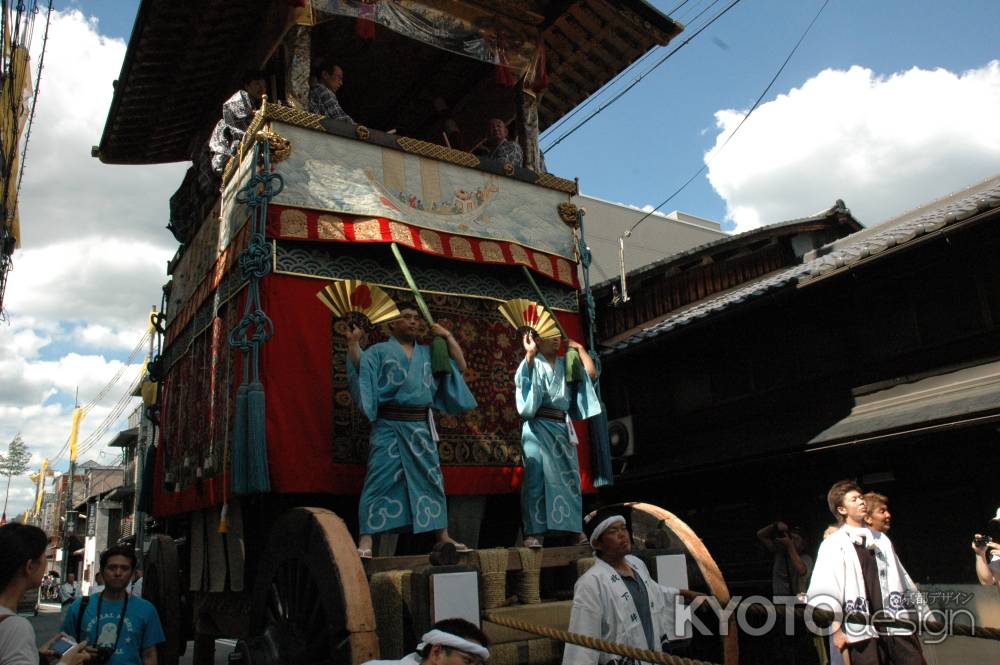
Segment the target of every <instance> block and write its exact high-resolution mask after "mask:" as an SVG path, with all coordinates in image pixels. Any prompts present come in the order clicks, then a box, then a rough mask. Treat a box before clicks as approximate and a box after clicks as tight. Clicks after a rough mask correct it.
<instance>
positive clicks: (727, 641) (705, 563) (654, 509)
mask: <svg viewBox="0 0 1000 665" xmlns="http://www.w3.org/2000/svg"><path fill="white" fill-rule="evenodd" d="M618 505H620V506H623V507H625V508H628V509H630V510H631V511H633V512H636V511H638V512H640V513H645V514H646V515H649V516H650V517H651V518H653V519H654V520H657V521H659V522H662V523H663V524H664V525H665V526H666V527H667V528H668V529H670V531H671V532H672V533H673V534H674V535H675V536H677V538H678V539H679V540H680V541H681V543H682V544H683V545H684V547H685V549H687V551H688V554H690V555H691V557H692V558H693V559H694V560H695V563H697V564H698V569H699V570H700V571H701V574H702V577H704V578H705V582H706V583H707V584H708V588H709V590H710V591H711V592H712V595H713V596H715V598H716V599H718V601H719V603H721V604H722V605H723V606H725V605H726V604H727V603H729V599H730V597H731V596H730V594H729V587H728V586H727V585H726V580H725V579H723V577H722V571H721V570H719V566H718V564H716V563H715V559H713V558H712V555H711V554H710V553H709V551H708V548H707V547H705V543H703V542H702V541H701V538H699V537H698V535H697V534H696V533H695V532H694V531H693V530H692V529H691V527H689V526H688V525H687V524H685V523H684V521H683V520H682V519H680V518H679V517H677V516H676V515H674V514H673V513H671V512H670V511H668V510H664V509H663V508H660V507H659V506H654V505H653V504H651V503H637V502H630V503H623V504H618ZM633 528H634V525H633ZM722 659H723V663H725V665H738V663H739V661H740V646H739V634H738V632H737V627H736V613H735V612H733V613H731V614H730V615H729V630H728V631H727V634H726V635H724V636H722Z"/></svg>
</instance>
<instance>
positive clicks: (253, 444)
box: [246, 381, 271, 494]
mask: <svg viewBox="0 0 1000 665" xmlns="http://www.w3.org/2000/svg"><path fill="white" fill-rule="evenodd" d="M247 460H248V462H247V488H246V491H247V493H248V494H256V493H260V492H268V491H270V489H271V483H270V480H269V474H268V468H267V428H266V423H265V411H264V384H263V383H261V382H260V381H254V382H253V383H251V384H250V390H249V391H248V393H247Z"/></svg>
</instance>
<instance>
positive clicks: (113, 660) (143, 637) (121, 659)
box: [62, 545, 166, 665]
mask: <svg viewBox="0 0 1000 665" xmlns="http://www.w3.org/2000/svg"><path fill="white" fill-rule="evenodd" d="M134 569H135V552H133V551H132V549H131V548H128V547H125V546H120V545H119V546H115V547H112V548H109V549H108V550H106V551H105V552H104V553H103V554H101V573H102V574H103V576H104V590H103V591H101V592H100V593H95V594H93V595H91V596H88V597H85V598H78V599H77V600H75V601H74V602H73V604H72V605H71V606H70V608H69V611H67V612H66V617H65V618H64V619H63V624H62V631H63V632H64V633H67V634H68V635H72V636H74V637H75V638H76V639H77V640H78V641H83V640H87V643H88V644H91V645H93V646H94V647H95V648H96V649H97V652H98V659H97V661H96V662H105V663H107V664H108V665H157V658H156V645H157V644H160V643H161V642H164V641H165V640H166V638H165V637H164V635H163V627H162V626H161V625H160V617H159V616H158V615H157V613H156V608H155V607H153V604H152V603H150V602H149V601H148V600H143V599H142V598H137V597H135V596H130V595H129V594H128V593H127V591H126V588H127V587H128V583H129V581H130V580H131V579H132V571H133V570H134ZM81 608H82V618H81ZM105 654H107V655H108V658H107V659H106V660H103V661H102V659H101V656H103V655H105Z"/></svg>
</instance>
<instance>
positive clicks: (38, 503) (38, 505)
mask: <svg viewBox="0 0 1000 665" xmlns="http://www.w3.org/2000/svg"><path fill="white" fill-rule="evenodd" d="M48 468H49V458H48V457H46V458H45V459H43V460H42V470H41V471H39V472H38V490H37V493H36V494H35V512H34V514H33V516H34V517H38V513H39V511H40V510H41V509H42V495H43V494H45V472H46V470H48Z"/></svg>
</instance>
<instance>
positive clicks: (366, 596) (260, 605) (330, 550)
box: [242, 508, 379, 665]
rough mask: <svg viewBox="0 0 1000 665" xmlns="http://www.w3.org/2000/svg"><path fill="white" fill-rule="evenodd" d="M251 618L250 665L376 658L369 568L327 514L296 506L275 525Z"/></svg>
mask: <svg viewBox="0 0 1000 665" xmlns="http://www.w3.org/2000/svg"><path fill="white" fill-rule="evenodd" d="M250 615H251V624H250V635H251V637H250V638H249V639H248V640H247V641H246V643H245V644H244V645H242V651H243V653H244V658H245V660H244V662H247V663H249V664H250V665H293V664H294V665H326V664H328V663H329V664H334V663H336V664H337V665H342V664H345V663H351V664H354V665H358V664H360V663H363V662H365V661H367V660H371V659H375V658H378V655H379V649H378V636H377V635H376V633H375V613H374V610H373V608H372V600H371V594H370V592H369V590H368V580H367V578H366V577H365V571H364V568H362V566H361V560H360V559H359V558H358V553H357V550H356V549H355V545H354V539H353V538H351V534H350V532H349V531H348V530H347V527H346V526H345V525H344V522H343V521H342V520H341V519H340V518H339V517H337V516H336V515H335V514H334V513H332V512H330V511H329V510H324V509H322V508H295V509H293V510H291V511H289V512H287V513H285V514H284V515H282V516H281V517H280V518H279V519H278V521H277V522H276V523H275V524H274V526H273V527H272V528H271V533H270V536H269V537H268V542H267V547H266V549H265V551H264V555H263V556H262V558H261V561H260V566H259V568H258V571H257V577H256V581H255V583H254V590H253V606H252V607H251V612H250Z"/></svg>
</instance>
